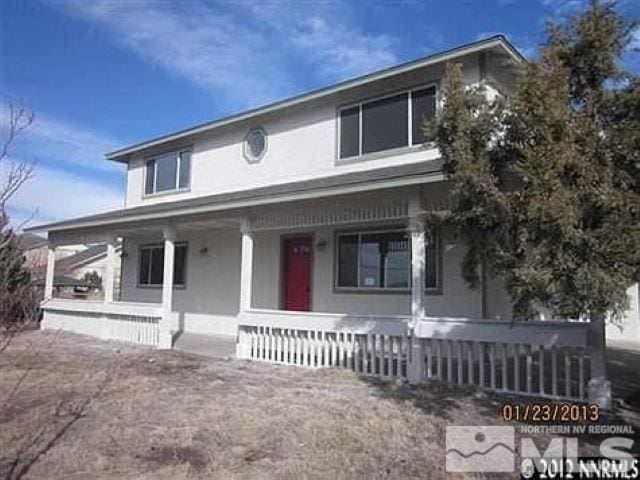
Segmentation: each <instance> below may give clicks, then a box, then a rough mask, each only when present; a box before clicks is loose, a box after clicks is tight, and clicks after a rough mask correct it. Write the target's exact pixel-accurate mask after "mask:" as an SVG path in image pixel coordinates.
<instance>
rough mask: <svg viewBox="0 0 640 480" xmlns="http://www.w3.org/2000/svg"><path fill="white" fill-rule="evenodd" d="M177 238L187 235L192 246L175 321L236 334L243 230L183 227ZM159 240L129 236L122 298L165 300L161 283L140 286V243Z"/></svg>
mask: <svg viewBox="0 0 640 480" xmlns="http://www.w3.org/2000/svg"><path fill="white" fill-rule="evenodd" d="M177 240H178V241H187V242H188V250H187V267H186V268H187V282H186V286H185V287H184V288H176V289H175V290H174V297H173V298H174V304H173V307H174V311H175V312H177V316H176V323H177V325H175V327H176V328H180V329H184V330H186V331H193V332H197V333H219V334H230V335H235V333H236V326H237V319H236V316H237V314H238V305H239V302H240V300H239V287H238V285H239V284H240V233H239V232H237V231H232V230H217V231H214V230H210V231H197V232H189V233H181V234H179V235H178V239H177ZM156 242H158V239H152V238H128V239H125V247H124V251H125V252H126V256H125V258H124V262H123V271H122V300H123V301H130V302H157V303H159V302H161V301H162V289H161V288H159V287H140V286H138V262H139V246H140V245H142V244H147V243H156ZM204 249H206V250H207V251H206V252H204Z"/></svg>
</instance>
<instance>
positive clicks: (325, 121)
mask: <svg viewBox="0 0 640 480" xmlns="http://www.w3.org/2000/svg"><path fill="white" fill-rule="evenodd" d="M463 63H464V74H465V81H466V83H468V84H473V83H476V82H478V79H479V72H478V58H477V56H476V55H471V56H469V57H467V58H466V59H464V61H463ZM443 68H444V65H435V66H432V67H429V68H424V69H420V70H416V71H413V72H410V73H406V74H401V75H397V76H394V77H393V78H389V79H386V80H384V81H379V82H376V83H375V84H374V85H368V86H362V87H359V88H356V89H353V90H350V91H349V92H343V93H342V94H339V95H333V96H330V97H323V98H322V99H320V100H316V101H313V102H309V103H306V104H304V105H303V106H297V107H290V108H288V109H285V110H281V111H279V112H277V113H274V114H267V115H263V116H261V117H254V118H252V119H251V121H248V122H241V123H236V124H233V125H230V126H224V127H220V128H217V129H216V130H215V131H213V132H212V133H208V134H202V135H199V136H197V137H194V138H191V139H187V140H183V141H180V142H179V143H175V144H168V145H164V146H162V147H158V149H156V150H155V151H150V152H148V153H145V154H141V155H135V156H134V157H132V158H131V159H130V161H129V164H128V172H127V188H126V205H127V206H136V205H141V204H149V203H157V202H170V201H175V200H179V199H184V198H191V197H198V196H203V195H211V194H215V193H222V192H229V191H235V190H244V189H250V188H255V187H260V186H265V185H273V184H280V183H287V182H294V181H302V180H307V179H313V178H318V177H325V176H330V175H338V174H344V173H349V172H358V171H365V170H369V169H374V168H381V167H386V166H392V165H399V164H407V163H415V162H421V161H425V160H430V159H437V158H439V153H438V151H437V149H435V148H427V149H425V148H423V147H421V146H420V147H414V148H405V149H398V150H397V151H394V152H378V153H376V154H371V155H365V156H362V157H360V158H359V159H357V161H352V160H350V161H348V162H344V161H341V160H339V159H338V158H337V145H338V134H337V125H338V123H337V111H338V110H337V109H338V108H339V107H340V106H344V105H348V104H352V103H354V102H356V101H362V100H366V99H369V98H375V97H378V96H381V95H386V94H389V93H393V92H398V91H403V90H406V89H409V88H415V87H419V86H425V85H430V84H439V81H440V79H441V77H442V74H443ZM257 126H260V127H262V128H264V130H265V131H266V132H267V134H268V140H267V150H266V153H265V155H264V157H263V158H262V159H261V160H260V161H259V162H256V163H251V162H247V161H246V159H245V158H244V157H243V154H242V146H243V142H244V138H245V136H246V134H247V132H248V131H249V130H250V129H251V128H253V127H257ZM185 147H191V148H192V156H191V175H192V177H191V188H190V191H188V192H183V193H178V194H169V195H159V196H150V197H146V198H143V194H142V193H143V186H144V172H145V169H144V165H145V162H146V160H147V159H148V158H149V156H152V155H154V154H160V153H162V152H168V151H172V150H175V149H177V148H185Z"/></svg>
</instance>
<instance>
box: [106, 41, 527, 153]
mask: <svg viewBox="0 0 640 480" xmlns="http://www.w3.org/2000/svg"><path fill="white" fill-rule="evenodd" d="M490 48H499V49H501V50H502V51H504V52H505V53H506V54H507V55H508V56H509V57H511V58H512V59H513V61H514V62H516V63H520V62H526V59H525V58H524V57H523V56H522V54H521V53H520V52H518V50H517V49H516V48H515V47H514V46H513V45H511V43H509V41H508V40H507V39H506V38H505V37H504V36H503V35H495V36H493V37H490V38H487V39H483V40H479V41H476V42H472V43H467V44H465V45H461V46H459V47H456V48H453V49H450V50H446V51H443V52H438V53H435V54H433V55H429V56H427V57H423V58H420V59H418V60H413V61H410V62H407V63H403V64H400V65H397V66H395V67H391V68H387V69H384V70H379V71H377V72H373V73H370V74H367V75H363V76H361V77H357V78H353V79H351V80H346V81H344V82H340V83H337V84H335V85H331V86H329V87H325V88H320V89H317V90H313V91H311V92H307V93H303V94H301V95H297V96H294V97H291V98H288V99H286V100H282V101H279V102H275V103H271V104H269V105H266V106H263V107H260V108H256V109H254V110H249V111H246V112H242V113H238V114H235V115H231V116H228V117H223V118H221V119H218V120H214V121H212V122H207V123H203V124H200V125H196V126H194V127H190V128H187V129H185V130H180V131H178V132H174V133H170V134H168V135H163V136H160V137H157V138H153V139H151V140H147V141H144V142H141V143H137V144H135V145H131V146H129V147H125V148H122V149H119V150H115V151H113V152H109V153H107V154H106V158H107V159H108V160H114V161H118V162H127V161H128V155H130V154H132V153H136V152H139V151H141V150H145V149H147V148H150V147H153V146H156V145H159V144H162V143H166V142H170V141H174V140H179V139H181V138H184V137H188V136H191V135H196V134H199V133H203V132H206V131H210V130H212V129H214V128H218V127H221V126H223V125H229V124H231V123H236V122H240V121H243V120H246V119H249V118H251V117H255V116H258V115H263V114H266V113H271V112H274V111H276V110H281V109H284V108H287V107H291V106H294V105H299V104H301V103H304V102H309V101H311V100H315V99H318V98H321V97H324V96H328V95H331V94H335V93H338V92H342V91H345V90H348V89H351V88H354V87H358V86H361V85H364V84H367V83H370V82H375V81H378V80H381V79H383V78H387V77H391V76H393V75H398V74H400V73H405V72H408V71H411V70H416V69H418V68H423V67H426V66H428V65H432V64H435V63H438V62H443V61H447V60H450V59H452V58H456V57H461V56H463V55H469V54H471V53H475V52H477V51H480V50H487V49H490Z"/></svg>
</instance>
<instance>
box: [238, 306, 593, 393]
mask: <svg viewBox="0 0 640 480" xmlns="http://www.w3.org/2000/svg"><path fill="white" fill-rule="evenodd" d="M407 322H408V318H407V317H396V318H393V319H390V318H389V317H385V318H381V317H367V316H345V315H333V314H310V313H291V312H282V311H266V310H262V311H258V310H253V311H251V312H247V313H246V314H244V315H243V317H242V319H241V322H240V325H239V327H238V352H237V353H238V357H239V358H246V359H251V360H259V361H266V362H271V363H278V364H285V365H296V366H301V367H310V368H322V367H343V368H348V369H350V370H352V371H354V372H356V373H358V374H361V375H367V376H377V377H382V378H397V379H406V378H407V377H408V375H409V368H410V367H409V365H410V363H411V360H412V355H418V356H419V357H418V358H420V359H421V361H418V365H419V371H418V381H420V382H423V381H426V380H431V379H437V380H440V381H442V382H446V383H450V384H457V385H474V386H477V387H481V388H484V389H488V390H493V391H497V392H503V393H510V394H519V395H527V396H541V397H550V398H558V399H572V400H584V399H585V398H586V386H587V382H588V380H589V378H590V359H589V354H588V349H587V348H586V341H587V336H586V327H587V324H584V323H572V324H569V323H558V322H527V323H526V324H525V323H519V324H511V323H510V322H496V321H485V320H470V319H440V318H439V319H433V318H425V319H422V321H421V322H420V324H419V325H418V327H417V328H416V330H415V338H413V339H411V338H408V337H407V336H406V331H407V329H406V326H407Z"/></svg>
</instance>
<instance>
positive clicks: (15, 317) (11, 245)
mask: <svg viewBox="0 0 640 480" xmlns="http://www.w3.org/2000/svg"><path fill="white" fill-rule="evenodd" d="M35 305H36V296H35V291H34V288H33V285H32V283H31V273H30V271H29V269H28V268H27V265H26V258H25V256H24V252H23V250H22V247H21V246H20V244H19V237H18V236H17V235H16V234H15V232H13V230H11V229H10V228H7V227H3V228H0V333H12V332H14V331H16V330H18V329H19V328H20V327H21V326H22V325H23V324H24V323H25V322H26V321H28V320H32V319H33V315H34V306H35Z"/></svg>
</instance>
